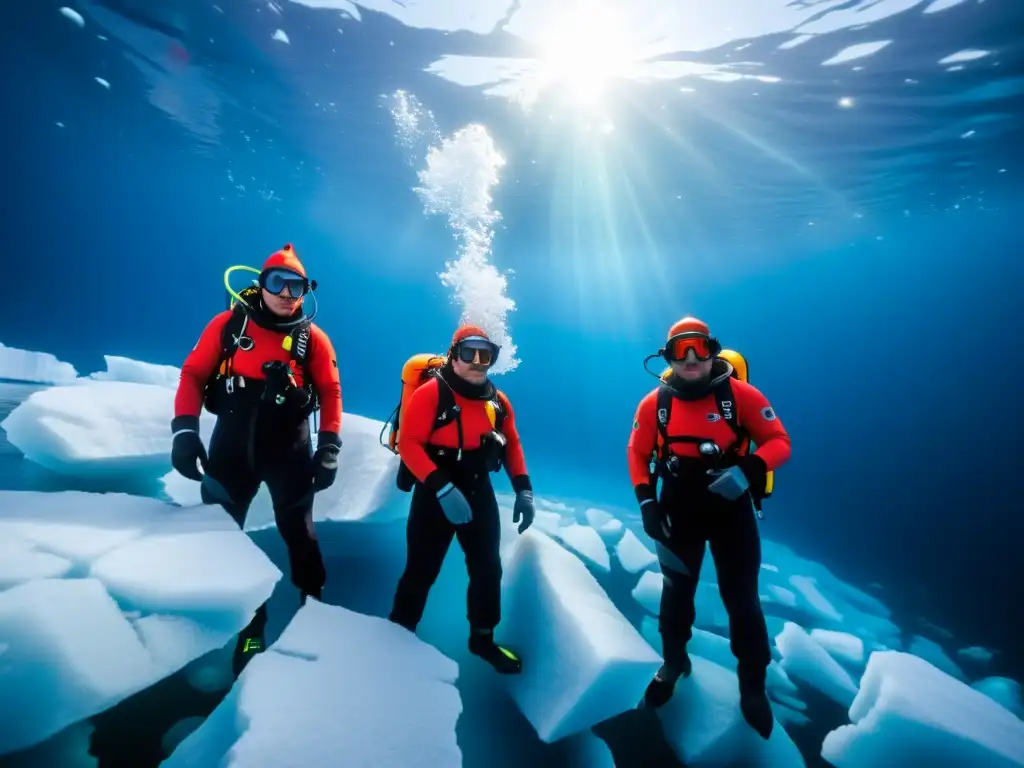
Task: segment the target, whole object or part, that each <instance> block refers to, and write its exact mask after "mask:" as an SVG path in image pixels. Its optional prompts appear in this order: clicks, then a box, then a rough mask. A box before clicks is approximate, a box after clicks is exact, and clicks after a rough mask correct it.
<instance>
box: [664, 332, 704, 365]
mask: <svg viewBox="0 0 1024 768" xmlns="http://www.w3.org/2000/svg"><path fill="white" fill-rule="evenodd" d="M713 346H714V345H713V344H712V342H711V340H710V339H709V338H707V337H706V336H681V337H677V338H675V339H672V341H671V342H669V345H668V357H669V359H670V360H683V359H684V358H685V357H686V353H687V352H688V351H689V350H691V349H692V350H693V352H694V354H695V355H696V356H697V359H698V360H702V361H703V360H710V359H711V358H712V357H713V356H714V353H713V351H712V347H713Z"/></svg>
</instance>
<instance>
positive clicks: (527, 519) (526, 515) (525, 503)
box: [512, 491, 537, 533]
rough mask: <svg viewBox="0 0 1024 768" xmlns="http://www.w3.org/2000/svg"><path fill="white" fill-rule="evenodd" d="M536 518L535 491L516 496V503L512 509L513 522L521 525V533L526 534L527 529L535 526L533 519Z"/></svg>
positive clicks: (521, 492)
mask: <svg viewBox="0 0 1024 768" xmlns="http://www.w3.org/2000/svg"><path fill="white" fill-rule="evenodd" d="M536 516H537V510H536V508H535V507H534V506H533V491H519V492H518V493H517V494H516V503H515V505H514V506H513V507H512V522H513V523H519V533H526V529H527V528H529V527H530V526H531V525H533V518H534V517H536Z"/></svg>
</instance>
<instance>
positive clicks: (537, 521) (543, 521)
mask: <svg viewBox="0 0 1024 768" xmlns="http://www.w3.org/2000/svg"><path fill="white" fill-rule="evenodd" d="M533 527H534V528H536V529H537V530H538V531H542V532H543V533H546V534H548V535H549V536H556V537H557V536H558V531H559V530H560V529H561V527H562V516H561V515H560V514H558V513H557V512H545V511H544V510H543V509H538V510H537V513H536V515H535V516H534V518H533Z"/></svg>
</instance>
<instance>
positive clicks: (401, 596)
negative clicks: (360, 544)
mask: <svg viewBox="0 0 1024 768" xmlns="http://www.w3.org/2000/svg"><path fill="white" fill-rule="evenodd" d="M499 351H500V348H499V347H498V346H497V345H496V344H494V343H492V342H491V340H490V339H489V338H488V336H487V334H486V333H485V332H484V331H483V330H482V329H480V328H478V327H475V326H463V327H461V328H459V329H458V330H457V331H456V333H455V335H454V336H453V338H452V342H451V346H450V348H449V351H448V354H447V356H446V357H431V356H429V355H419V356H416V357H414V358H413V359H411V360H410V361H409V363H407V364H406V367H405V369H404V370H403V376H402V379H403V382H404V383H405V387H404V389H403V400H404V401H406V402H403V403H400V404H399V409H398V410H397V411H396V414H395V418H393V419H392V425H393V426H392V429H394V428H395V427H394V425H395V424H399V428H398V430H397V451H398V453H399V455H400V456H401V459H402V462H401V466H400V468H399V475H398V479H397V482H398V487H399V488H400V489H402V490H405V491H408V490H412V503H411V505H410V508H409V521H408V527H407V542H408V552H407V559H406V565H405V571H404V572H403V573H402V576H401V578H400V579H399V582H398V588H397V590H396V592H395V598H394V603H393V606H392V609H391V614H390V615H389V617H388V618H389V619H390V620H391V621H393V622H395V623H396V624H399V625H401V626H403V627H405V628H406V629H408V630H409V631H410V632H415V631H416V626H417V624H419V621H420V618H421V617H422V616H423V610H424V608H425V607H426V603H427V595H428V593H429V591H430V588H431V587H432V586H433V584H434V582H435V581H436V580H437V576H438V574H439V573H440V572H441V565H442V563H443V562H444V558H445V555H446V554H447V552H448V548H449V546H450V545H451V541H452V537H453V536H454V537H455V538H457V539H458V540H459V545H460V546H461V547H462V551H463V553H464V554H465V557H466V570H467V571H468V573H469V589H468V590H467V596H466V601H467V613H468V619H469V625H470V633H469V650H470V652H471V653H473V654H476V655H477V656H479V657H481V658H482V659H484V660H485V661H487V662H489V663H490V664H491V665H492V666H493V667H494V668H495V669H496V670H497V671H498V672H500V673H503V674H516V673H519V672H520V671H521V669H522V663H521V661H520V659H519V657H518V656H516V654H514V653H513V652H512V651H510V650H508V649H506V648H503V647H501V646H500V645H498V644H497V643H495V641H494V628H495V627H496V626H497V625H498V622H499V621H500V619H501V575H502V568H501V556H500V553H499V546H500V543H501V520H500V516H499V512H498V502H497V499H496V498H495V495H494V488H493V486H492V485H491V478H490V473H491V472H497V471H498V470H499V469H500V468H501V467H502V466H504V468H505V471H506V473H507V474H508V476H509V478H510V479H511V481H512V488H513V490H514V491H515V494H516V496H515V504H514V508H513V516H512V521H513V522H514V523H518V524H519V528H518V530H519V533H520V534H522V533H524V532H525V531H526V529H527V528H529V527H530V525H531V524H532V523H533V519H534V504H533V488H532V485H531V483H530V478H529V476H528V475H527V473H526V461H525V458H524V456H523V449H522V445H521V443H520V440H519V433H518V431H517V430H516V424H515V417H514V415H513V412H512V405H511V403H510V402H509V399H508V397H506V396H505V394H504V393H503V392H501V391H499V390H498V389H497V388H496V387H495V386H494V384H492V383H491V381H490V379H489V377H488V371H489V369H490V368H491V367H492V366H493V365H494V363H495V361H496V360H497V358H498V353H499ZM392 442H393V443H394V442H395V440H393V441H392Z"/></svg>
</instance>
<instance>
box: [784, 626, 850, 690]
mask: <svg viewBox="0 0 1024 768" xmlns="http://www.w3.org/2000/svg"><path fill="white" fill-rule="evenodd" d="M775 644H776V645H777V646H778V648H779V650H780V651H781V652H782V668H783V669H784V670H786V672H787V674H789V676H790V677H794V678H797V679H799V680H802V681H803V682H805V683H806V684H807V685H809V686H811V687H812V688H814V689H815V690H817V691H820V692H821V693H823V694H825V695H826V696H828V697H829V698H830V699H832V700H833V701H836V702H838V703H839V704H842V705H843V706H844V707H845V706H849V705H850V702H852V701H853V698H854V696H856V695H857V685H856V684H855V683H854V682H853V680H852V679H851V678H850V674H849V673H848V672H847V671H846V670H845V669H843V668H842V667H841V666H839V663H838V662H837V661H836V660H835V659H833V658H832V657H831V656H829V655H828V652H827V651H826V650H825V649H824V648H822V647H821V646H820V645H818V643H817V642H815V640H814V638H812V637H811V636H810V635H808V634H807V632H805V631H804V629H803V628H802V627H800V626H798V625H796V624H794V623H793V622H786V626H785V627H784V628H783V630H782V633H781V634H780V635H779V636H778V637H776V638H775Z"/></svg>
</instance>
